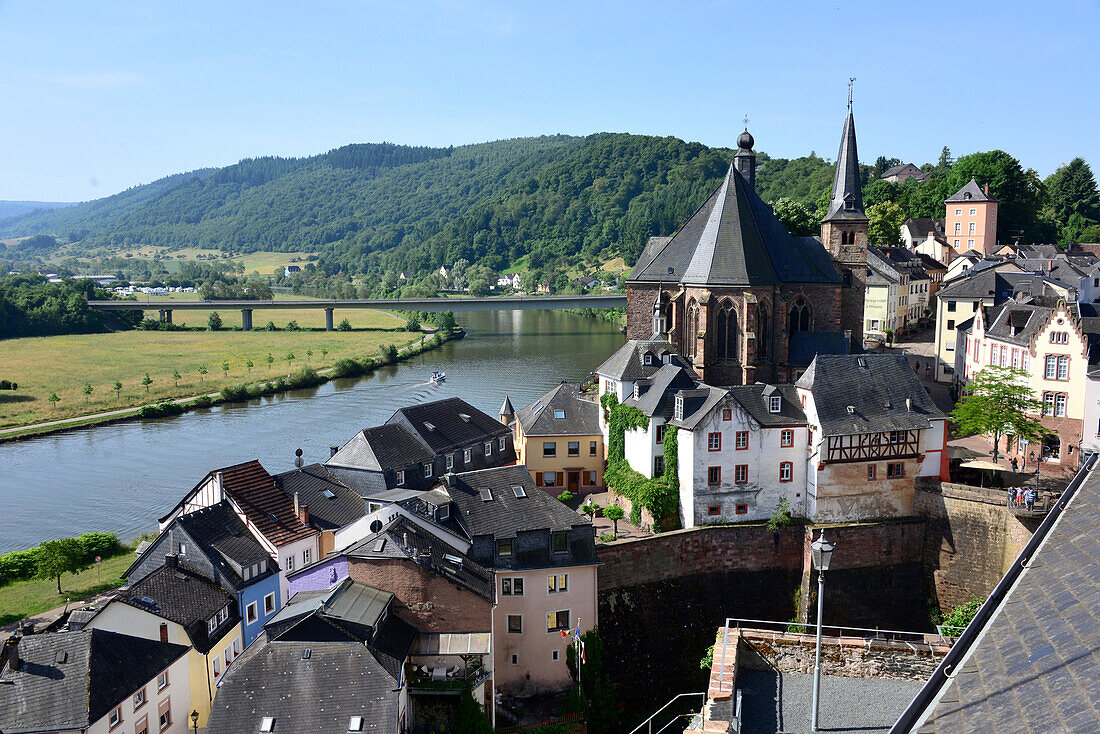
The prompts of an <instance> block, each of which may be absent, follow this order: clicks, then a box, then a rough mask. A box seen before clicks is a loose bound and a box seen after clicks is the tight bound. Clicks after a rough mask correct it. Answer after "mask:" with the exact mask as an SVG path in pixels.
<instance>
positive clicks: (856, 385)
mask: <svg viewBox="0 0 1100 734" xmlns="http://www.w3.org/2000/svg"><path fill="white" fill-rule="evenodd" d="M796 384H797V385H798V387H801V388H803V389H807V390H809V391H810V392H812V393H813V397H814V406H815V408H816V409H817V419H818V423H820V425H821V430H822V433H823V434H824V435H826V436H846V435H851V434H858V433H881V432H884V431H894V430H905V429H921V428H929V427H930V425H931V424H930V423H929V419H942V418H945V416H944V414H943V413H942V412H940V409H939V408H937V407H936V404H935V403H933V402H932V398H931V397H929V395H928V392H927V391H926V390H925V389H924V386H922V385H921V384H920V380H918V379H917V376H916V375H915V374H914V373H913V368H912V367H910V366H909V363H908V362H907V361H906V360H905V357H904V355H901V354H865V355H820V356H818V357H817V359H815V360H814V361H813V364H811V365H810V368H809V369H808V370H806V372H805V374H803V375H802V377H801V378H799V380H798V382H797V383H796ZM907 398H908V399H909V400H910V401H911V407H910V408H907V407H906V404H905V401H906V399H907ZM849 406H850V407H852V408H853V409H854V410H853V411H852V412H849V410H848V408H849Z"/></svg>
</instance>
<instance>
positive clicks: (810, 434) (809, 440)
mask: <svg viewBox="0 0 1100 734" xmlns="http://www.w3.org/2000/svg"><path fill="white" fill-rule="evenodd" d="M806 445H807V446H813V445H814V427H813V426H810V427H809V428H807V429H806Z"/></svg>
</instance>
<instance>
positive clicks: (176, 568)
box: [85, 556, 244, 728]
mask: <svg viewBox="0 0 1100 734" xmlns="http://www.w3.org/2000/svg"><path fill="white" fill-rule="evenodd" d="M169 561H170V562H169V563H166V564H165V565H163V566H161V567H160V568H158V569H157V570H156V571H153V572H152V573H151V574H149V575H148V576H146V577H145V578H143V579H142V580H141V581H138V582H137V583H136V584H134V585H132V586H130V587H129V588H124V589H122V590H120V591H119V592H118V594H117V595H116V596H115V598H113V599H112V600H111V601H110V602H108V603H107V605H106V606H104V607H103V608H102V609H100V610H99V611H98V612H97V613H96V614H95V616H93V617H92V618H91V619H89V620H88V621H87V623H86V624H85V627H86V628H87V629H100V630H109V631H111V632H119V633H123V634H127V635H132V636H134V637H142V638H145V639H148V640H160V641H161V642H171V643H174V644H178V645H186V646H187V647H188V650H187V654H186V656H185V657H186V660H187V677H188V680H187V683H186V685H187V686H188V688H189V689H190V698H191V709H192V710H193V711H197V712H198V714H199V718H198V726H199V727H200V728H201V727H205V726H206V719H207V717H208V716H209V715H210V704H211V702H212V701H213V699H214V694H215V692H216V691H217V690H218V689H217V686H218V681H220V680H221V678H222V676H223V675H225V671H226V669H227V668H228V667H229V665H230V664H231V663H232V662H233V660H234V659H236V657H237V656H238V655H240V654H241V653H242V652H243V651H244V646H243V641H242V637H241V617H240V615H239V614H238V611H237V603H236V601H235V600H234V599H233V597H232V596H231V595H230V594H229V593H228V592H227V591H225V590H224V589H222V588H221V587H220V586H218V585H217V584H215V583H213V582H212V581H210V580H208V579H206V578H205V577H203V576H200V575H198V574H196V573H192V572H191V571H189V570H187V569H186V568H184V567H181V566H180V565H179V564H178V561H177V560H176V559H175V556H169Z"/></svg>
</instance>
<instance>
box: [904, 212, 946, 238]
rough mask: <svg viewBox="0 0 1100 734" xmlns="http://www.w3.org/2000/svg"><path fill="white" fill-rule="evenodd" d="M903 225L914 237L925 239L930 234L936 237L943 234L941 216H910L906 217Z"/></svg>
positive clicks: (941, 236) (942, 219)
mask: <svg viewBox="0 0 1100 734" xmlns="http://www.w3.org/2000/svg"><path fill="white" fill-rule="evenodd" d="M903 226H904V227H906V228H907V229H908V230H909V234H910V235H912V236H913V237H914V238H916V239H922V240H923V239H927V238H928V235H930V234H931V235H936V238H937V239H940V238H943V237H944V236H945V234H944V229H943V227H944V218H943V217H937V218H932V217H912V218H910V219H906V220H905V224H904V225H903Z"/></svg>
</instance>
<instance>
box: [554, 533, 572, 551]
mask: <svg viewBox="0 0 1100 734" xmlns="http://www.w3.org/2000/svg"><path fill="white" fill-rule="evenodd" d="M550 539H551V541H552V542H553V544H554V552H555V553H568V552H569V533H550Z"/></svg>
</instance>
